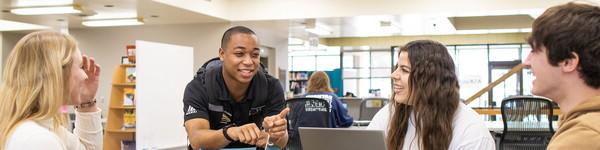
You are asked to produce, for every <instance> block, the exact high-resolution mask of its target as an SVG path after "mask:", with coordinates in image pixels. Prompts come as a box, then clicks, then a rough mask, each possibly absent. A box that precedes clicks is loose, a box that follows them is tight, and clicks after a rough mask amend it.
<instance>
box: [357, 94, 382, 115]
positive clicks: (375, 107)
mask: <svg viewBox="0 0 600 150" xmlns="http://www.w3.org/2000/svg"><path fill="white" fill-rule="evenodd" d="M388 101H389V99H387V98H365V99H364V100H363V101H362V102H361V103H360V116H359V117H358V120H371V119H373V116H375V114H377V112H378V111H379V109H381V108H383V106H385V104H387V103H388Z"/></svg>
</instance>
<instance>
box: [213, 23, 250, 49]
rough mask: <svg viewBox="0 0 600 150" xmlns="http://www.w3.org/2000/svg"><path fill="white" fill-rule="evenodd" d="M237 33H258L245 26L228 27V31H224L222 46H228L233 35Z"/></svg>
mask: <svg viewBox="0 0 600 150" xmlns="http://www.w3.org/2000/svg"><path fill="white" fill-rule="evenodd" d="M237 33H244V34H251V35H256V33H254V31H252V30H251V29H250V28H248V27H244V26H235V27H231V28H229V29H227V31H225V33H223V37H222V38H221V48H225V47H227V43H229V40H231V36H232V35H234V34H237Z"/></svg>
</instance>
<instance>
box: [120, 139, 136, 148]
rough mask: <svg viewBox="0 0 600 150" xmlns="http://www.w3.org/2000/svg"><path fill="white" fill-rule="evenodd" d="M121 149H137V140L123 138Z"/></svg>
mask: <svg viewBox="0 0 600 150" xmlns="http://www.w3.org/2000/svg"><path fill="white" fill-rule="evenodd" d="M121 150H135V140H122V141H121Z"/></svg>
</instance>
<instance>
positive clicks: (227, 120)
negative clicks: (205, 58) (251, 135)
mask: <svg viewBox="0 0 600 150" xmlns="http://www.w3.org/2000/svg"><path fill="white" fill-rule="evenodd" d="M217 61H218V60H217ZM209 63H211V62H209ZM215 65H216V66H215ZM215 65H213V66H212V67H207V68H206V69H205V71H204V72H199V73H198V74H197V75H196V77H195V78H194V79H193V80H192V81H191V82H190V83H188V85H187V86H186V88H185V93H184V96H183V104H184V106H183V111H184V114H185V116H184V120H185V121H187V120H190V119H195V118H203V119H206V120H208V121H209V122H210V129H211V130H218V129H221V128H223V127H224V126H226V125H229V124H234V125H235V126H241V125H245V124H248V123H256V125H257V126H258V127H259V128H260V127H261V126H262V121H263V119H264V118H265V117H267V116H271V115H276V114H278V113H279V112H281V110H283V109H284V108H285V98H284V95H283V89H282V87H281V85H280V84H279V81H278V80H277V79H276V78H274V77H272V76H270V75H269V74H267V73H265V72H263V71H262V70H259V71H258V72H257V73H256V75H254V77H253V78H252V81H251V82H250V86H249V87H248V90H247V91H246V96H245V98H244V99H243V100H242V101H241V102H235V101H234V100H233V98H232V97H231V96H230V95H229V92H228V90H227V87H226V86H225V81H224V79H223V73H222V68H223V67H222V64H221V62H220V61H219V62H218V63H217V64H215ZM240 147H254V146H253V145H247V144H243V143H240V142H237V141H236V142H231V143H230V144H229V145H227V146H226V148H240Z"/></svg>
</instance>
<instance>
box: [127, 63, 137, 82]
mask: <svg viewBox="0 0 600 150" xmlns="http://www.w3.org/2000/svg"><path fill="white" fill-rule="evenodd" d="M125 81H126V82H127V83H135V67H127V69H125Z"/></svg>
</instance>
